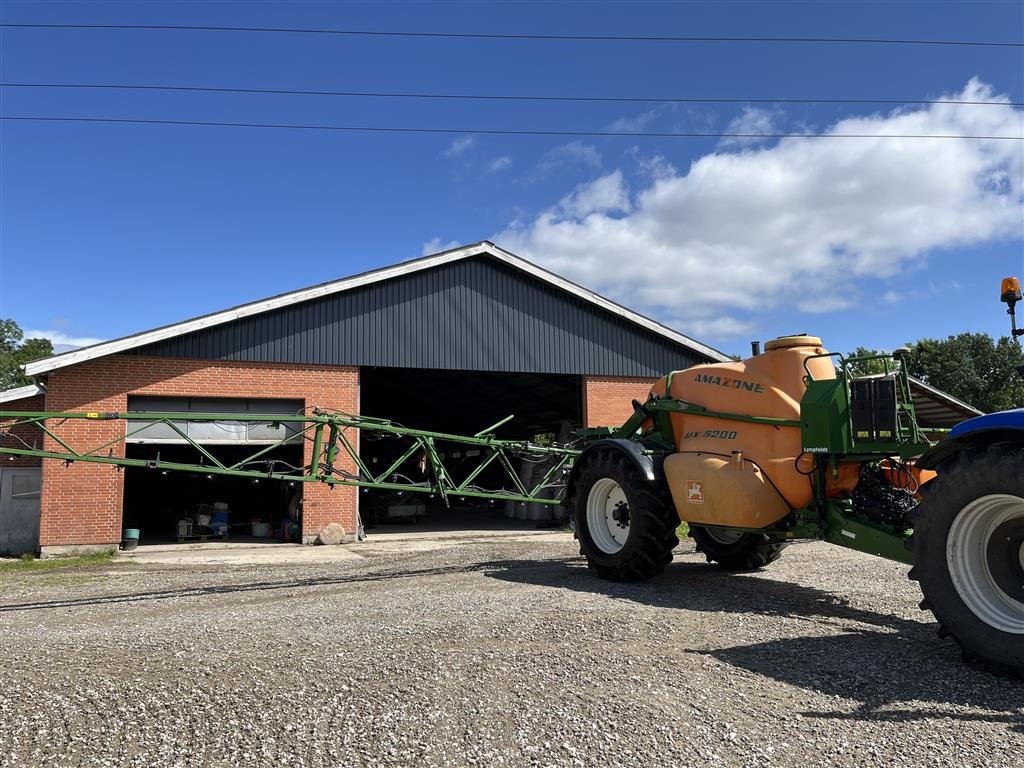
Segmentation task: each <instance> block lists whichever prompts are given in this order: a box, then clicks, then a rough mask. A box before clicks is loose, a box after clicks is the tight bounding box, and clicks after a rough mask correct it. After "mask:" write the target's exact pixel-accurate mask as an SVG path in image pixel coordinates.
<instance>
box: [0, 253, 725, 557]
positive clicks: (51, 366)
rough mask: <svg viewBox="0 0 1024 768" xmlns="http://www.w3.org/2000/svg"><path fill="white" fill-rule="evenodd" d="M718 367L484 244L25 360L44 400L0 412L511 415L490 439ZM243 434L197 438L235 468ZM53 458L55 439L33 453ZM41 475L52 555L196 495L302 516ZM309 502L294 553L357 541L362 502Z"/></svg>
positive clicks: (595, 421) (51, 465) (465, 426)
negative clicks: (327, 530) (668, 376)
mask: <svg viewBox="0 0 1024 768" xmlns="http://www.w3.org/2000/svg"><path fill="white" fill-rule="evenodd" d="M722 359H724V356H723V355H722V354H721V353H720V352H718V351H716V350H714V349H712V348H710V347H708V346H706V345H704V344H701V343H699V342H697V341H695V340H693V339H690V338H688V337H686V336H683V335H681V334H679V333H677V332H675V331H673V330H671V329H669V328H667V327H665V326H662V325H660V324H659V323H656V322H654V321H652V320H650V319H648V318H645V317H643V316H641V315H638V314H636V313H635V312H632V311H630V310H629V309H626V308H625V307H622V306H620V305H618V304H615V303H614V302H611V301H609V300H607V299H605V298H603V297H601V296H598V295H597V294H594V293H592V292H590V291H587V290H585V289H583V288H581V287H579V286H577V285H575V284H573V283H571V282H569V281H567V280H565V279H563V278H561V277H559V276H557V275H554V274H552V273H550V272H547V271H545V270H543V269H541V268H539V267H537V266H536V265H534V264H531V263H530V262H527V261H525V260H523V259H521V258H519V257H517V256H515V255H513V254H511V253H509V252H507V251H504V250H502V249H501V248H498V247H497V246H495V245H493V244H491V243H488V242H483V243H477V244H474V245H470V246H466V247H463V248H459V249H456V250H452V251H446V252H444V253H439V254H435V255H432V256H427V257H425V258H422V259H417V260H414V261H410V262H404V263H401V264H398V265H395V266H393V267H388V268H385V269H380V270H376V271H373V272H369V273H365V274H361V275H356V276H354V277H351V278H346V279H343V280H338V281H334V282H330V283H324V284H322V285H317V286H313V287H311V288H306V289H302V290H298V291H293V292H290V293H286V294H282V295H279V296H274V297H272V298H269V299H266V300H264V301H258V302H253V303H250V304H245V305H241V306H237V307H234V308H231V309H228V310H224V311H222V312H216V313H213V314H210V315H205V316H202V317H198V318H193V319H191V320H187V321H184V322H182V323H178V324H175V325H171V326H167V327H163V328H157V329H154V330H151V331H146V332H143V333H138V334H135V335H132V336H128V337H125V338H121V339H116V340H114V341H109V342H104V343H102V344H97V345H94V346H91V347H86V348H83V349H78V350H74V351H71V352H67V353H64V354H61V355H56V356H54V357H51V358H47V359H45V360H40V361H37V362H34V363H31V364H30V365H28V366H27V367H26V373H28V374H29V375H30V376H32V377H33V378H34V380H35V381H36V382H38V384H39V385H40V387H41V388H43V389H45V395H44V394H43V392H42V390H37V389H33V390H32V391H31V392H29V391H28V390H27V389H26V391H25V392H24V393H23V396H22V398H21V399H10V398H9V399H8V402H5V403H4V404H3V406H0V407H2V408H3V409H6V410H36V409H41V408H42V406H43V398H44V397H45V410H47V411H126V410H132V411H145V410H149V411H179V410H181V411H185V410H192V411H215V412H218V413H219V412H225V411H226V412H231V413H242V412H246V411H248V412H252V413H260V412H264V413H267V412H270V413H281V412H297V411H298V410H300V409H302V408H308V407H313V406H319V407H322V408H332V409H338V410H342V411H345V412H347V413H361V414H364V415H369V416H378V417H384V418H390V419H392V420H394V421H397V422H400V423H402V424H405V425H408V426H415V427H418V428H423V429H435V430H439V431H447V432H453V433H468V434H472V433H474V432H476V431H478V430H479V429H481V428H483V427H486V426H488V425H489V424H492V423H494V422H496V421H498V420H499V419H501V418H503V417H504V416H506V415H508V414H510V413H511V414H515V416H516V419H515V421H514V422H513V423H512V424H510V425H509V426H508V427H506V428H504V431H503V432H500V433H499V435H500V436H503V437H516V438H519V437H524V438H528V437H532V436H533V435H536V434H539V433H547V432H557V431H558V430H559V429H560V428H564V427H565V426H566V425H569V426H578V425H580V424H585V425H587V426H599V425H608V424H619V423H621V422H622V421H624V420H625V418H626V417H627V416H628V415H629V414H630V413H631V412H632V408H631V406H630V401H631V400H632V399H633V398H638V399H641V400H642V399H644V397H645V396H646V393H647V390H648V388H649V385H650V383H651V382H652V381H653V380H654V379H655V378H657V377H658V376H660V375H662V374H663V373H664V372H666V371H668V370H673V369H680V368H685V367H687V366H690V365H694V364H696V363H701V362H711V361H716V360H722ZM26 397H27V398H29V399H25V398H26ZM238 425H239V422H231V423H225V424H224V425H221V427H220V431H219V432H218V431H216V430H217V428H218V425H212V427H210V430H208V431H207V432H206V433H204V434H203V435H201V437H200V439H201V442H203V443H204V445H205V446H206V447H207V449H208V450H210V451H211V452H213V453H215V454H217V455H218V458H220V457H221V456H223V457H225V458H230V457H231V456H232V455H233V452H237V451H239V450H241V449H242V447H243V446H251V445H253V444H257V445H258V444H259V443H260V442H261V441H264V442H265V441H267V440H269V439H270V437H271V436H268V435H261V434H257V433H255V432H253V431H252V430H249V431H246V430H244V429H243V430H241V431H240V430H239V429H238ZM51 428H52V429H53V431H54V433H55V435H57V436H58V437H60V438H62V439H64V440H67V441H68V442H72V443H76V444H78V445H81V446H83V447H84V445H85V444H89V445H90V446H92V445H99V444H101V443H104V442H106V441H108V440H114V439H115V438H117V437H118V436H119V434H120V433H119V432H118V430H124V423H123V422H118V421H87V422H86V421H74V422H66V423H64V424H54V425H52V427H51ZM211 430H212V431H211ZM274 437H276V436H274ZM174 438H175V436H174V435H173V434H171V435H166V434H165V435H162V436H161V435H155V434H152V433H143V436H142V437H141V438H138V437H131V436H130V437H129V439H128V441H127V442H116V443H115V444H114V445H113V446H112V450H114V451H116V452H117V455H128V456H130V457H135V458H152V457H155V456H157V455H159V456H161V457H162V458H163V459H164V460H174V458H175V457H178V456H182V458H181V460H183V461H184V460H188V461H194V460H195V457H194V456H190V457H187V458H186V457H184V456H183V454H182V453H181V452H182V451H184V450H186V448H187V446H183V445H180V444H178V443H180V442H181V441H180V440H175V439H174ZM367 443H369V441H367ZM56 446H57V444H56V443H55V442H54V440H53V439H52V438H49V437H47V438H46V441H45V444H44V446H43V447H45V448H48V449H56ZM187 450H190V451H192V450H194V449H191V448H188V449H187ZM276 450H278V451H279V456H277V458H279V459H280V460H281V461H287V462H289V463H291V464H293V465H300V464H301V465H305V464H308V463H309V461H310V457H311V448H310V443H309V441H305V440H302V439H298V440H296V442H295V443H294V444H293V445H287V446H284V447H281V448H279V449H276ZM375 450H378V449H377V448H376V447H375V446H372V445H365V446H364V445H360V453H361V457H362V458H363V459H364V460H365V461H368V462H370V461H374V460H375V455H374V453H373V452H374V451H375ZM346 469H348V470H350V471H353V472H354V471H355V467H347V468H346ZM41 471H42V492H41V503H40V516H39V534H38V544H39V547H40V549H41V550H42V552H43V553H44V554H47V553H59V552H65V551H71V550H76V549H82V548H93V547H110V546H112V545H115V544H116V543H117V542H118V541H119V540H120V539H121V531H122V528H123V527H126V526H130V527H138V528H140V529H142V531H143V534H142V538H143V541H144V542H145V541H156V540H161V538H164V537H166V536H167V535H169V532H170V529H171V525H172V523H173V516H174V515H176V514H180V513H181V510H183V509H186V508H187V507H189V506H190V505H194V504H195V503H196V502H197V500H201V499H206V500H209V501H211V502H212V501H214V500H216V501H222V502H223V503H226V504H228V505H229V507H230V508H231V510H232V521H233V522H235V521H238V520H246V519H249V518H255V517H259V518H261V519H269V520H270V521H271V522H274V523H275V524H276V521H277V519H279V518H280V517H281V516H283V515H285V514H293V513H294V510H295V508H296V505H295V503H294V497H295V495H296V494H297V493H299V492H300V491H299V490H298V489H286V488H268V487H266V484H265V486H264V487H261V488H258V489H257V488H253V487H252V486H251V482H250V481H236V480H234V479H224V478H203V477H187V476H185V477H183V476H181V474H179V475H177V476H175V477H167V476H165V475H164V474H163V473H160V472H154V471H151V470H147V469H144V468H128V469H125V470H123V471H118V470H115V469H114V468H113V467H111V466H104V465H96V464H88V463H83V462H78V463H75V464H72V465H70V466H65V465H64V464H63V463H61V462H56V461H47V462H44V463H43V466H42V470H41ZM171 474H172V475H174V474H175V473H171ZM204 483H205V484H204ZM301 494H302V498H301V514H300V515H299V516H300V518H301V535H302V539H303V540H304V541H311V540H313V539H314V538H315V537H316V535H317V534H318V532H319V531H320V530H321V529H322V528H323V527H324V526H325V525H326V524H328V523H330V522H339V523H341V524H342V525H343V526H344V527H345V529H346V530H347V531H353V530H354V529H355V527H356V516H357V509H359V508H360V506H361V505H362V504H364V503H366V501H367V498H366V496H365V495H363V494H358V493H357V491H356V489H355V488H349V487H339V488H336V489H335V490H334V491H330V490H329V489H328V488H327V487H326V486H320V485H318V484H307V487H305V488H303V489H301ZM289 510H291V513H290V512H289Z"/></svg>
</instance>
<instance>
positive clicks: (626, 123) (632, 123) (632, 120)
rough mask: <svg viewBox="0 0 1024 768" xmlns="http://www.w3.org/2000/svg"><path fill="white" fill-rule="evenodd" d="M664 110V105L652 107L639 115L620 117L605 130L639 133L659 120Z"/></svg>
mask: <svg viewBox="0 0 1024 768" xmlns="http://www.w3.org/2000/svg"><path fill="white" fill-rule="evenodd" d="M663 111H664V107H652V108H651V109H648V110H646V111H644V112H641V113H640V114H638V115H632V116H631V117H620V118H619V119H618V120H616V121H615V122H613V123H611V124H610V125H609V126H608V127H607V128H606V129H605V130H608V131H616V132H624V133H639V132H640V131H642V130H644V129H645V128H647V127H648V126H649V125H650V124H651V123H653V122H654V121H655V120H657V119H658V118H659V117H660V116H661V113H662V112H663Z"/></svg>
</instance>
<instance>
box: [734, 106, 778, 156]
mask: <svg viewBox="0 0 1024 768" xmlns="http://www.w3.org/2000/svg"><path fill="white" fill-rule="evenodd" d="M781 118H782V111H781V110H779V109H762V108H761V107H744V108H743V111H742V112H740V114H738V115H737V116H736V117H734V118H733V119H732V120H730V121H729V124H728V125H727V126H726V127H725V131H724V133H740V134H746V135H744V136H726V137H724V138H723V139H722V141H721V144H720V146H722V147H729V146H739V147H749V146H753V145H755V144H759V143H761V142H764V141H766V140H767V139H764V138H758V137H760V136H769V135H771V134H773V133H781V132H782V131H781V129H780V128H779V126H778V121H779V120H780V119H781Z"/></svg>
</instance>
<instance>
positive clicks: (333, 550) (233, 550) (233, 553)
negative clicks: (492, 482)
mask: <svg viewBox="0 0 1024 768" xmlns="http://www.w3.org/2000/svg"><path fill="white" fill-rule="evenodd" d="M538 540H541V541H559V540H564V541H565V542H567V543H571V542H572V534H571V533H566V532H564V531H551V530H539V531H515V530H513V531H494V530H459V531H409V532H407V533H387V534H385V535H381V536H374V535H372V534H371V535H370V536H369V537H368V538H367V539H366V540H365V541H361V542H354V543H351V544H338V545H335V546H310V545H307V544H281V543H275V542H268V543H266V544H261V543H254V542H237V543H232V542H190V543H184V544H147V545H144V546H142V547H139V548H138V549H135V550H132V551H131V552H119V553H118V554H117V557H116V559H115V562H133V563H141V564H156V565H274V564H281V565H285V564H289V563H310V562H331V561H336V560H360V559H362V558H364V557H369V556H372V555H374V554H378V553H380V554H385V553H387V554H391V553H395V554H400V553H402V552H425V551H429V550H433V549H445V548H447V547H452V546H458V545H459V544H468V543H472V542H495V543H497V542H499V541H510V542H511V541H538Z"/></svg>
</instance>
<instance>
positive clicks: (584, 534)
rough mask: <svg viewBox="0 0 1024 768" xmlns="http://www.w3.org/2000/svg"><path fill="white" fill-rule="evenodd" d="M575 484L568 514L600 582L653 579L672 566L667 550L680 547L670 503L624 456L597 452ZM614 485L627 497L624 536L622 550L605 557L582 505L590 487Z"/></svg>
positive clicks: (676, 519)
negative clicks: (600, 483) (609, 482)
mask: <svg viewBox="0 0 1024 768" xmlns="http://www.w3.org/2000/svg"><path fill="white" fill-rule="evenodd" d="M584 462H585V463H584V465H583V466H582V467H581V468H580V469H579V475H578V476H577V480H576V483H575V493H574V494H573V499H572V502H573V503H572V514H573V520H574V521H575V524H576V538H577V539H578V540H579V543H580V554H581V555H583V556H584V557H586V558H587V564H588V565H589V566H590V568H591V569H593V570H594V571H595V572H596V573H597V575H598V576H600V577H601V578H602V579H609V580H611V581H642V580H643V579H649V578H651V577H652V576H657V575H658V574H659V573H661V572H662V571H663V570H665V566H666V565H668V564H669V563H670V562H672V550H673V549H675V547H676V545H677V544H678V543H679V539H678V538H676V528H677V527H678V526H679V517H678V516H677V515H676V510H675V506H674V505H673V503H672V498H671V497H670V496H669V495H668V489H667V486H666V485H665V484H664V482H657V481H653V482H652V481H649V480H647V479H646V478H645V477H644V476H643V475H641V473H640V471H639V470H638V469H637V468H636V466H635V465H634V464H633V462H632V461H630V460H629V459H628V458H627V457H626V456H625V455H624V454H622V453H619V452H618V451H597V452H595V453H594V454H591V455H590V456H588V457H586V458H585V459H584ZM606 478H607V479H610V480H614V481H615V482H616V483H617V484H618V485H619V487H620V488H621V489H622V492H623V493H624V494H625V497H626V505H627V509H626V510H624V512H626V513H628V519H629V524H628V527H629V533H628V535H627V538H626V541H625V543H624V544H622V548H621V549H619V550H618V551H617V552H611V553H609V552H606V551H604V550H602V549H601V548H600V547H599V546H598V545H597V543H595V540H594V535H593V532H592V531H591V530H590V527H589V526H588V523H587V499H588V497H589V496H590V492H591V490H592V489H593V488H594V485H595V484H596V483H597V482H598V481H600V480H603V479H606Z"/></svg>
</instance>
